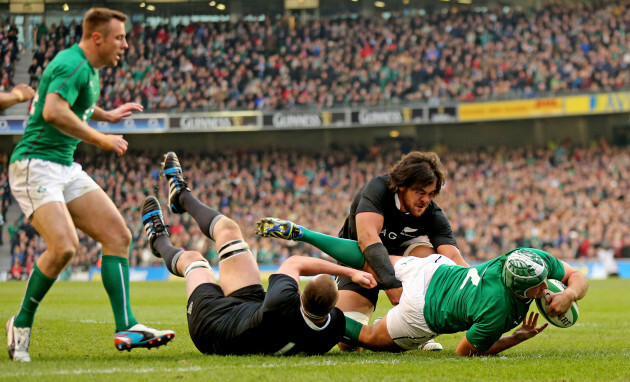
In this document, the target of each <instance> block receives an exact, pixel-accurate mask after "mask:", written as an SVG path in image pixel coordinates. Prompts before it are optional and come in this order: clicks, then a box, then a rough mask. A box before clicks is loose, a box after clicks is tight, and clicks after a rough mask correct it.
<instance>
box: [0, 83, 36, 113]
mask: <svg viewBox="0 0 630 382" xmlns="http://www.w3.org/2000/svg"><path fill="white" fill-rule="evenodd" d="M34 96H35V90H33V88H32V87H30V86H28V85H26V84H19V85H17V86H16V87H14V88H13V89H11V91H10V92H6V93H5V92H0V111H2V110H4V109H7V108H10V107H11V106H13V105H15V104H18V103H20V102H26V101H30V100H31V99H32V98H33V97H34Z"/></svg>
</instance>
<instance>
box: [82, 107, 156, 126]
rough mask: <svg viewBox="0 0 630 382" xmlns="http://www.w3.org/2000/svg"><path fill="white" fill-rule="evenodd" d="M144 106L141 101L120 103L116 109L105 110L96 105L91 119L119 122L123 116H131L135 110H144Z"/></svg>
mask: <svg viewBox="0 0 630 382" xmlns="http://www.w3.org/2000/svg"><path fill="white" fill-rule="evenodd" d="M143 109H144V108H143V107H142V105H140V104H139V103H135V102H127V103H126V104H124V105H120V106H119V107H117V108H116V109H114V110H109V111H106V110H103V109H101V108H100V107H98V106H94V113H93V114H92V117H91V118H90V119H92V120H94V121H103V122H110V123H118V122H120V121H121V120H122V119H123V118H127V117H130V116H131V114H133V112H134V111H142V110H143Z"/></svg>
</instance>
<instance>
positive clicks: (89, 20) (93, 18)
mask: <svg viewBox="0 0 630 382" xmlns="http://www.w3.org/2000/svg"><path fill="white" fill-rule="evenodd" d="M111 19H116V20H120V21H122V22H123V23H124V22H125V21H127V15H125V14H124V13H122V12H119V11H115V10H113V9H108V8H90V9H89V10H88V11H87V12H86V13H85V17H84V18H83V37H82V38H90V36H91V35H92V33H94V32H101V33H102V34H103V36H107V33H109V29H108V28H104V27H105V26H106V25H107V24H108V23H109V21H110V20H111Z"/></svg>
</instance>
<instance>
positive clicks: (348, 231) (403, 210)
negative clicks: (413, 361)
mask: <svg viewBox="0 0 630 382" xmlns="http://www.w3.org/2000/svg"><path fill="white" fill-rule="evenodd" d="M444 178H445V174H444V169H443V168H442V164H441V162H440V158H439V157H438V155H437V154H436V153H433V152H418V151H414V152H411V153H409V154H406V155H404V156H403V157H402V158H401V159H400V161H398V163H396V164H395V165H394V166H393V167H392V168H391V170H390V171H389V173H387V174H386V175H383V176H377V177H375V178H373V179H371V180H370V181H369V182H368V183H367V184H366V185H365V186H363V188H361V190H359V192H358V193H357V195H356V196H355V198H354V201H353V202H352V205H351V207H350V213H349V215H348V216H347V217H346V220H345V222H344V225H343V228H342V229H341V231H340V232H339V238H343V239H350V240H351V241H343V240H341V239H339V238H332V237H330V236H326V235H321V234H318V233H317V232H314V231H309V230H307V229H305V228H304V227H300V226H297V225H293V224H292V223H291V222H288V221H284V220H279V219H274V218H267V219H263V220H262V221H261V222H260V223H259V228H258V233H259V235H261V236H274V237H279V238H283V239H290V240H296V241H304V242H306V243H309V244H311V245H314V246H315V247H317V248H319V249H321V250H323V251H324V252H326V253H328V254H330V255H331V256H332V257H334V258H337V259H339V258H342V259H344V258H348V259H355V260H357V259H358V260H360V261H358V262H357V263H356V264H355V263H353V262H352V260H349V261H350V262H348V261H342V262H344V263H345V264H349V265H350V266H352V267H354V268H358V269H361V268H362V266H363V264H362V262H367V264H368V265H369V266H370V267H371V268H372V269H373V270H374V273H375V274H376V275H377V276H378V278H379V281H380V284H379V287H377V288H372V289H363V288H360V287H357V286H356V285H355V284H354V283H352V282H351V280H350V279H348V278H347V277H339V278H338V280H337V284H338V286H339V301H338V302H337V307H338V308H340V309H341V310H342V311H343V312H344V313H345V314H346V316H348V317H350V318H352V319H354V320H356V321H358V322H361V323H362V324H364V325H366V324H367V323H368V322H369V319H370V316H371V315H372V313H373V312H374V308H375V306H376V301H377V300H378V292H379V290H380V289H385V292H386V293H387V296H388V297H389V299H390V301H391V303H392V304H394V305H396V304H398V301H399V299H400V295H401V293H402V284H401V283H400V281H399V280H397V279H396V277H395V276H394V268H393V267H392V265H391V263H390V261H389V255H405V256H406V255H415V256H419V257H424V256H427V255H429V254H432V253H438V254H441V255H444V256H446V257H448V258H449V259H451V260H453V261H454V262H455V263H456V264H459V265H463V266H466V267H467V266H468V263H467V262H466V261H465V260H464V258H463V257H462V255H461V253H460V252H459V249H458V247H457V243H456V241H455V238H454V236H453V231H452V229H451V225H450V223H449V221H448V219H447V218H446V216H445V215H444V213H443V212H442V209H440V207H439V206H438V205H437V204H436V203H435V201H434V200H433V199H434V198H435V197H436V196H437V195H438V194H439V193H440V190H441V188H442V185H443V184H444ZM423 237H428V239H429V242H426V241H423V240H421V238H423ZM355 241H358V247H357V245H356V242H355ZM357 251H360V253H357ZM357 255H359V256H357ZM342 347H343V346H342ZM421 348H423V349H425V350H441V349H442V346H441V345H440V344H437V343H435V342H429V343H427V344H426V346H424V347H421Z"/></svg>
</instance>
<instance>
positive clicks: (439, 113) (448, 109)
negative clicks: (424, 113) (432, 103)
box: [429, 106, 457, 122]
mask: <svg viewBox="0 0 630 382" xmlns="http://www.w3.org/2000/svg"><path fill="white" fill-rule="evenodd" d="M429 121H431V122H457V107H455V106H439V107H430V108H429Z"/></svg>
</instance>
